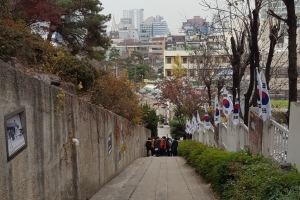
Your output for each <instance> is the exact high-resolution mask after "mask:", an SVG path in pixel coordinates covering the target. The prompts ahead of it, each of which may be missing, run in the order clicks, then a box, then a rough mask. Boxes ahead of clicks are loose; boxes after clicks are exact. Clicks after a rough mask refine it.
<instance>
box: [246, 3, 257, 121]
mask: <svg viewBox="0 0 300 200" xmlns="http://www.w3.org/2000/svg"><path fill="white" fill-rule="evenodd" d="M252 14H253V21H252V23H251V39H252V44H251V45H250V84H249V88H248V91H247V93H246V94H245V113H244V124H245V125H246V126H248V113H249V101H250V97H251V94H252V91H253V86H254V78H255V67H258V66H259V52H258V42H257V35H258V10H257V8H255V9H254V10H253V12H252Z"/></svg>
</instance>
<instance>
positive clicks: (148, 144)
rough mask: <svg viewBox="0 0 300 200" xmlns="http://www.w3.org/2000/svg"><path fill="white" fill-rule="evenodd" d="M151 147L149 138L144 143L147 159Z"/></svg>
mask: <svg viewBox="0 0 300 200" xmlns="http://www.w3.org/2000/svg"><path fill="white" fill-rule="evenodd" d="M151 145H152V142H151V138H148V140H147V141H146V144H145V147H146V149H147V157H149V155H150V154H149V152H151ZM151 154H152V153H151Z"/></svg>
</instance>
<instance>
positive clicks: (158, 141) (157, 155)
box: [154, 137, 161, 157]
mask: <svg viewBox="0 0 300 200" xmlns="http://www.w3.org/2000/svg"><path fill="white" fill-rule="evenodd" d="M160 142H161V140H160V138H159V137H157V138H156V140H155V143H154V151H155V155H156V157H159V155H160Z"/></svg>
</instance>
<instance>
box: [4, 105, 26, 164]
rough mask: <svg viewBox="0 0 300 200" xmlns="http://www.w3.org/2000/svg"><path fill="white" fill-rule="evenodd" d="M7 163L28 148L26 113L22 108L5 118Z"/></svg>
mask: <svg viewBox="0 0 300 200" xmlns="http://www.w3.org/2000/svg"><path fill="white" fill-rule="evenodd" d="M4 128H5V131H4V132H5V138H6V153H7V162H9V161H11V160H12V159H13V158H14V157H16V156H17V155H18V154H19V153H20V152H21V151H23V150H24V149H25V148H26V147H27V133H26V112H25V108H24V107H23V108H20V109H18V110H16V111H14V112H12V113H10V114H7V115H5V116H4Z"/></svg>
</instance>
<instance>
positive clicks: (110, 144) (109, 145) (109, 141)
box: [107, 134, 112, 155]
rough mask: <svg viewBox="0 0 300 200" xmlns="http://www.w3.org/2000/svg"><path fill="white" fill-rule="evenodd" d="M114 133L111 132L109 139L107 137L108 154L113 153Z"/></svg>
mask: <svg viewBox="0 0 300 200" xmlns="http://www.w3.org/2000/svg"><path fill="white" fill-rule="evenodd" d="M111 135H112V134H109V136H108V139H107V143H108V144H107V145H108V146H107V147H108V155H109V154H110V153H111V151H112V137H111Z"/></svg>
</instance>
